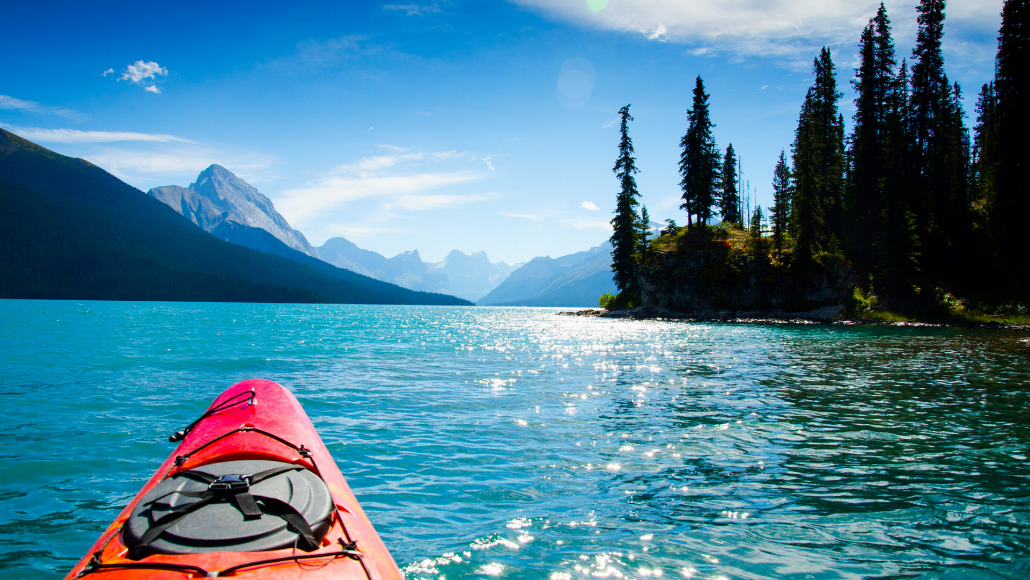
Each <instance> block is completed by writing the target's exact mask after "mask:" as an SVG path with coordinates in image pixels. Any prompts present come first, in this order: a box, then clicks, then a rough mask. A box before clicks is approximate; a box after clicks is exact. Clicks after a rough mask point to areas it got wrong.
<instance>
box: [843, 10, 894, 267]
mask: <svg viewBox="0 0 1030 580" xmlns="http://www.w3.org/2000/svg"><path fill="white" fill-rule="evenodd" d="M859 56H860V64H859V68H858V69H856V70H855V79H854V80H853V81H852V86H853V87H854V89H855V93H856V98H855V115H854V117H853V119H854V131H853V132H852V134H851V150H850V152H849V153H850V155H849V159H850V171H849V172H848V183H847V186H846V219H845V221H846V222H847V227H846V228H845V230H846V231H845V233H846V234H847V240H848V248H849V252H848V254H849V256H850V257H851V259H852V263H853V264H854V266H855V270H856V272H857V273H858V275H859V280H860V282H862V281H865V280H868V278H869V275H870V274H871V273H872V266H873V262H874V260H875V256H874V252H873V242H874V240H875V239H876V233H877V231H878V229H879V227H878V222H879V219H880V214H881V212H882V210H883V195H884V194H883V192H882V191H881V189H880V185H881V180H882V179H883V177H884V170H885V159H884V154H885V153H884V147H885V142H884V141H885V132H886V127H885V126H884V124H885V122H886V117H887V114H888V103H887V100H888V95H889V93H890V91H891V86H892V83H893V82H894V74H895V73H894V67H895V65H896V62H897V61H896V60H895V56H894V41H893V40H892V38H891V26H890V19H889V18H888V17H887V9H886V7H885V6H884V5H883V3H882V2H881V3H880V8H879V10H877V12H876V16H875V17H873V18H872V19H870V21H869V25H868V26H866V28H865V30H863V31H862V37H861V40H860V42H859Z"/></svg>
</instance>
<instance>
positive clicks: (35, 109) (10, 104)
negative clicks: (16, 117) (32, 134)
mask: <svg viewBox="0 0 1030 580" xmlns="http://www.w3.org/2000/svg"><path fill="white" fill-rule="evenodd" d="M0 109H6V110H8V111H24V112H26V113H35V114H38V115H57V116H58V117H64V118H65V119H68V120H70V121H77V122H81V121H85V120H87V119H89V115H87V114H85V113H80V112H78V111H75V110H72V109H67V108H64V107H48V106H46V105H41V104H39V103H37V102H35V101H25V100H22V99H16V98H14V97H9V96H7V95H0Z"/></svg>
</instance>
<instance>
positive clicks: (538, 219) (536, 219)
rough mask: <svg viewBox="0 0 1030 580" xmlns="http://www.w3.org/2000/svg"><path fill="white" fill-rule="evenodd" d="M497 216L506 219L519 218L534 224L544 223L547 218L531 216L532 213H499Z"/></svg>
mask: <svg viewBox="0 0 1030 580" xmlns="http://www.w3.org/2000/svg"><path fill="white" fill-rule="evenodd" d="M497 215H503V216H504V217H511V218H519V219H524V220H530V221H534V222H541V221H544V218H545V216H542V215H537V214H531V213H512V212H507V211H499V212H497Z"/></svg>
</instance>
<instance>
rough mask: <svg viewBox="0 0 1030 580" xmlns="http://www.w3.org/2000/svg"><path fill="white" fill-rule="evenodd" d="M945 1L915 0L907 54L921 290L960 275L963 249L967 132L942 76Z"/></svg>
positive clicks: (954, 88) (956, 98)
mask: <svg viewBox="0 0 1030 580" xmlns="http://www.w3.org/2000/svg"><path fill="white" fill-rule="evenodd" d="M944 8H945V0H920V3H919V6H918V7H917V8H916V10H917V12H918V13H919V16H918V19H917V20H918V22H919V31H918V33H917V35H916V47H915V48H914V49H913V51H912V54H913V58H914V59H915V64H913V66H912V97H911V107H912V114H911V123H912V129H911V130H912V136H913V138H914V140H915V147H916V148H915V156H914V161H915V169H916V178H917V182H916V183H915V184H914V189H913V191H914V192H916V195H915V198H914V199H913V200H912V202H913V203H912V207H913V209H914V210H915V214H916V222H917V226H918V233H919V238H920V240H921V241H922V258H921V263H920V268H921V270H922V272H923V274H924V276H925V280H924V281H923V284H924V285H934V284H944V283H946V282H948V280H949V279H950V278H951V276H952V275H953V274H954V273H956V272H959V271H961V267H960V268H956V267H955V262H956V261H958V262H962V260H961V259H956V256H955V252H956V250H959V251H965V250H966V249H967V247H968V245H967V244H966V243H965V242H966V241H967V236H966V235H965V234H966V232H967V228H968V225H969V214H968V204H967V203H966V195H965V194H966V188H967V180H966V179H967V169H968V161H969V152H968V133H967V132H966V130H965V126H964V121H963V118H962V117H963V115H964V114H963V112H962V109H961V105H960V102H959V97H960V95H959V94H958V91H957V86H952V84H951V83H950V82H949V81H948V77H947V75H946V74H945V73H944V56H943V54H942V52H941V40H942V38H943V36H944Z"/></svg>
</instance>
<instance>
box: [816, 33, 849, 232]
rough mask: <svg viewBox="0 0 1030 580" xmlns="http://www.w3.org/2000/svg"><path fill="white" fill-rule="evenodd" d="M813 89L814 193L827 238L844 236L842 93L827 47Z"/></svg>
mask: <svg viewBox="0 0 1030 580" xmlns="http://www.w3.org/2000/svg"><path fill="white" fill-rule="evenodd" d="M814 64H815V85H814V86H813V87H812V88H813V90H814V92H815V97H816V98H815V101H814V107H813V110H812V117H811V120H810V122H811V123H812V126H811V130H812V131H814V132H815V138H816V140H817V149H816V151H815V154H816V163H817V166H816V180H817V188H818V191H817V195H818V196H819V203H820V204H821V206H822V211H823V216H824V219H825V222H826V238H827V240H828V241H831V240H832V239H833V238H836V241H838V242H839V241H840V240H842V239H844V225H843V224H844V209H843V195H844V118H843V117H842V116H841V115H840V113H839V112H838V107H837V103H838V102H839V101H840V98H841V97H842V96H843V93H841V92H840V91H838V90H837V77H836V67H835V66H834V64H833V59H832V58H831V57H830V49H829V48H826V47H823V49H822V51H821V52H820V53H819V58H818V59H816V60H815V63H814Z"/></svg>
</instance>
